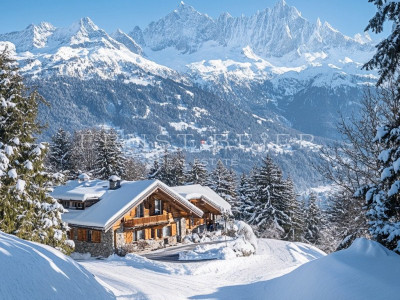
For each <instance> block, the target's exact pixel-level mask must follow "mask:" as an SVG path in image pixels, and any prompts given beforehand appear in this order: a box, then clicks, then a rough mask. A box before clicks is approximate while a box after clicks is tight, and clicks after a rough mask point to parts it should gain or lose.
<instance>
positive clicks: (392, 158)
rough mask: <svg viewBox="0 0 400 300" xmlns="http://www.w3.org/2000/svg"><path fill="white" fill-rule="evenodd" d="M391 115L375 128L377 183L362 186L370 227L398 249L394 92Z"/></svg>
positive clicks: (399, 154) (398, 134) (398, 102)
mask: <svg viewBox="0 0 400 300" xmlns="http://www.w3.org/2000/svg"><path fill="white" fill-rule="evenodd" d="M393 101H394V102H395V103H392V106H391V108H392V112H391V114H390V116H391V118H387V119H386V120H385V121H386V124H384V125H383V126H381V127H379V128H377V133H376V137H375V142H376V143H379V144H380V145H381V146H382V149H383V150H382V152H381V153H380V155H379V160H380V171H381V177H380V180H379V183H378V184H375V185H370V186H368V187H365V188H363V189H362V190H363V191H364V194H365V198H366V200H367V205H368V211H367V217H368V219H369V224H370V227H369V231H370V233H371V234H372V236H373V237H374V238H375V239H376V240H377V241H378V242H380V243H381V244H383V245H384V246H385V247H387V248H389V249H391V250H394V251H396V252H398V253H400V97H398V96H397V95H396V96H393Z"/></svg>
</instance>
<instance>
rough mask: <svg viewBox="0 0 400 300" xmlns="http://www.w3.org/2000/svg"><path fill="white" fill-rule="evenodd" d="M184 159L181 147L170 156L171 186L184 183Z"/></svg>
mask: <svg viewBox="0 0 400 300" xmlns="http://www.w3.org/2000/svg"><path fill="white" fill-rule="evenodd" d="M185 169H186V161H185V155H184V154H183V152H182V150H181V149H178V151H176V152H175V154H174V155H172V158H171V176H170V183H171V186H178V185H184V184H185V183H186V170H185Z"/></svg>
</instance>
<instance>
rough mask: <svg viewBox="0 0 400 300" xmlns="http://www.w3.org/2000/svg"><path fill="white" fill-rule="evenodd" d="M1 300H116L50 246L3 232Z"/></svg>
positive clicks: (83, 271)
mask: <svg viewBox="0 0 400 300" xmlns="http://www.w3.org/2000/svg"><path fill="white" fill-rule="evenodd" d="M0 266H1V267H0V278H1V280H0V298H1V299H7V300H11V299H32V300H52V299H66V300H67V299H114V296H113V295H112V293H110V292H109V291H108V290H106V289H105V288H104V287H103V286H101V285H100V284H99V282H98V281H96V279H95V277H94V276H93V275H92V274H91V273H89V272H88V271H87V270H86V269H85V268H83V267H82V266H80V265H79V264H78V263H76V262H75V261H73V260H72V259H71V258H69V257H67V256H65V255H63V254H62V253H61V252H59V251H57V250H56V249H54V248H51V247H49V246H44V245H40V244H37V243H32V242H27V241H24V240H21V239H19V238H17V237H15V236H12V235H8V234H5V233H3V232H0Z"/></svg>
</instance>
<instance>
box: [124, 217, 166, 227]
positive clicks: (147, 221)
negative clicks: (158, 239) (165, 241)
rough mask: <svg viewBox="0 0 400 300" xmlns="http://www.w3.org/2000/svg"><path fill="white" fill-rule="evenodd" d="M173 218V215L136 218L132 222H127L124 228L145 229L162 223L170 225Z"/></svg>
mask: <svg viewBox="0 0 400 300" xmlns="http://www.w3.org/2000/svg"><path fill="white" fill-rule="evenodd" d="M171 218H172V214H168V215H157V216H149V217H143V218H134V219H130V220H125V222H124V227H143V226H149V225H156V224H161V223H168V222H169V220H170V219H171Z"/></svg>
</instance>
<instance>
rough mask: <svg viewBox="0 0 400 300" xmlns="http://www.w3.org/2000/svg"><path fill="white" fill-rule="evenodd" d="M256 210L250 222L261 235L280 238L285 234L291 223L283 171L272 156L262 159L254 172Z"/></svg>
mask: <svg viewBox="0 0 400 300" xmlns="http://www.w3.org/2000/svg"><path fill="white" fill-rule="evenodd" d="M252 182H253V184H254V185H255V188H256V191H255V194H254V197H255V202H256V211H257V213H255V214H254V219H252V220H250V224H252V225H254V226H255V227H256V232H257V234H258V235H259V236H263V237H275V238H280V237H282V236H284V235H285V228H284V227H283V226H285V225H286V224H289V223H290V218H289V216H288V215H287V214H286V212H287V203H285V201H284V200H285V199H284V197H283V190H284V186H283V181H282V171H281V170H280V169H279V167H278V166H277V165H276V164H275V163H274V162H273V160H272V158H271V157H270V156H267V157H266V158H264V159H263V160H262V164H261V167H260V168H256V169H255V170H254V172H253V179H252Z"/></svg>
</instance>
